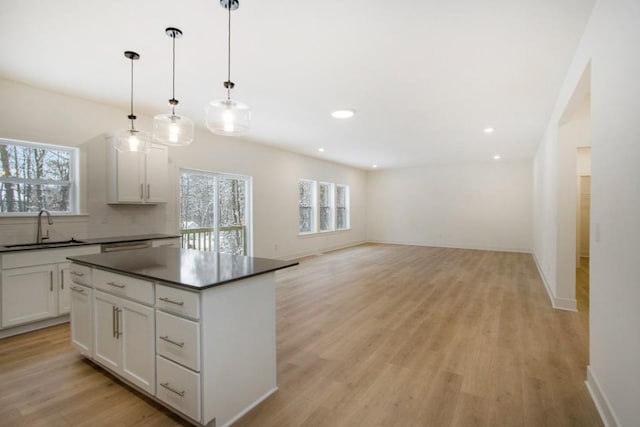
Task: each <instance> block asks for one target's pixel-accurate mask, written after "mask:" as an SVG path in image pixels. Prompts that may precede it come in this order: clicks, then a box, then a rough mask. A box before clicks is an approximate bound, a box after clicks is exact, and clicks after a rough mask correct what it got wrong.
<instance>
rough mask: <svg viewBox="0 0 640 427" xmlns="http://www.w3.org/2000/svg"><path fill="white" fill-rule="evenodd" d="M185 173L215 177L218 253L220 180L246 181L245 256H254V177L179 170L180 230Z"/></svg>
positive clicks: (214, 195)
mask: <svg viewBox="0 0 640 427" xmlns="http://www.w3.org/2000/svg"><path fill="white" fill-rule="evenodd" d="M183 173H190V174H194V175H208V176H211V177H213V181H214V188H213V200H214V203H215V209H214V210H213V222H214V227H213V228H214V230H216V238H215V240H214V249H215V251H216V252H218V250H219V249H220V246H219V245H220V227H221V226H220V200H219V186H220V178H227V179H239V180H244V181H246V185H247V188H246V190H245V191H246V194H245V198H246V199H245V204H246V206H245V209H246V212H245V222H246V224H245V227H246V231H245V244H246V248H245V256H253V177H252V176H251V175H242V174H234V173H227V172H213V171H207V170H202V169H193V168H182V167H181V168H178V179H177V185H178V188H177V194H178V202H177V203H176V209H177V219H178V230H179V231H181V230H182V225H181V224H180V217H181V212H180V209H181V207H182V192H181V190H180V180H181V179H182V174H183Z"/></svg>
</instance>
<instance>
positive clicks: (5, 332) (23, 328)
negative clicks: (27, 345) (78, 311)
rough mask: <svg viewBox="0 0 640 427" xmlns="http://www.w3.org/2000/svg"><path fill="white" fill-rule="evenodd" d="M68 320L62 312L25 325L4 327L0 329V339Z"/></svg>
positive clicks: (67, 316)
mask: <svg viewBox="0 0 640 427" xmlns="http://www.w3.org/2000/svg"><path fill="white" fill-rule="evenodd" d="M68 321H69V315H68V314H63V315H62V316H59V317H54V318H52V319H45V320H40V321H38V322H33V323H27V324H25V325H19V326H14V327H12V328H6V329H2V330H0V339H1V338H7V337H12V336H14V335H19V334H24V333H25V332H31V331H36V330H38V329H42V328H48V327H49V326H54V325H59V324H61V323H66V322H68Z"/></svg>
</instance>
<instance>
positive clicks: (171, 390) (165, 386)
mask: <svg viewBox="0 0 640 427" xmlns="http://www.w3.org/2000/svg"><path fill="white" fill-rule="evenodd" d="M160 385H161V386H162V387H164V388H166V389H167V390H169V391H170V392H172V393H175V394H177V395H178V396H180V397H184V390H182V391H178V390H176V389H174V388H173V387H171V386H170V385H169V383H160Z"/></svg>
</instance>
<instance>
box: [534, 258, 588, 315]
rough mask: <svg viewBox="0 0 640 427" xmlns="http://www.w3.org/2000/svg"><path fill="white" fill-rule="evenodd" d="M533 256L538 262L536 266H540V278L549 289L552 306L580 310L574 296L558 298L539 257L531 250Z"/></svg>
mask: <svg viewBox="0 0 640 427" xmlns="http://www.w3.org/2000/svg"><path fill="white" fill-rule="evenodd" d="M531 255H532V256H533V260H534V261H535V263H536V267H538V273H539V274H540V278H541V279H542V283H544V287H545V289H546V290H547V295H549V300H550V301H551V306H552V307H553V308H555V309H557V310H566V311H578V301H576V300H575V299H572V298H558V297H556V296H555V295H554V294H553V292H552V291H551V285H550V284H549V281H548V280H547V276H545V274H544V271H543V270H542V266H541V265H540V262H539V261H538V257H537V256H536V254H535V252H531Z"/></svg>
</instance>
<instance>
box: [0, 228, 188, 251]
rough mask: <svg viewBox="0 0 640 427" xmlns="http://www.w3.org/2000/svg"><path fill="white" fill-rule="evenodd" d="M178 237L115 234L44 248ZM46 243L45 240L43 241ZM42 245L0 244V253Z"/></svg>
mask: <svg viewBox="0 0 640 427" xmlns="http://www.w3.org/2000/svg"><path fill="white" fill-rule="evenodd" d="M178 237H180V235H179V234H159V233H157V234H140V235H136V236H115V237H95V238H90V239H80V241H79V242H76V243H73V244H67V245H64V246H58V247H51V248H46V249H58V248H69V247H76V246H87V245H102V244H106V243H124V242H141V241H145V240H159V239H175V238H178ZM45 243H46V242H45ZM42 249H43V248H42V247H37V246H36V247H18V248H7V247H4V246H1V245H0V254H2V253H9V252H19V251H32V250H42Z"/></svg>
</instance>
